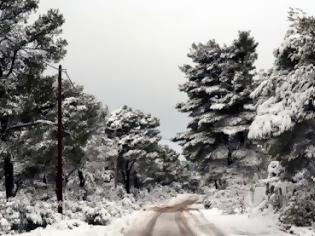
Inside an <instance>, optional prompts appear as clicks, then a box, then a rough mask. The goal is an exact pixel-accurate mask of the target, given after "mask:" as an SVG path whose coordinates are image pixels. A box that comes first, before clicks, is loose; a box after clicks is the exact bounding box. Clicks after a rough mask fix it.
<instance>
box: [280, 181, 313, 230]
mask: <svg viewBox="0 0 315 236" xmlns="http://www.w3.org/2000/svg"><path fill="white" fill-rule="evenodd" d="M314 209H315V191H314V187H313V188H310V187H308V188H303V189H300V190H297V191H294V193H293V194H292V195H291V196H290V198H289V202H288V204H287V206H286V207H285V208H284V209H283V210H282V211H281V214H280V217H279V220H280V221H281V222H282V223H283V224H291V225H296V226H311V225H312V224H313V223H314V221H315V211H314Z"/></svg>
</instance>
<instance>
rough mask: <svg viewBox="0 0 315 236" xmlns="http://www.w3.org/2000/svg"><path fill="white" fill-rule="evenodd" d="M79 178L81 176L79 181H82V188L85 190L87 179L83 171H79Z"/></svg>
mask: <svg viewBox="0 0 315 236" xmlns="http://www.w3.org/2000/svg"><path fill="white" fill-rule="evenodd" d="M78 176H79V181H80V187H81V188H83V187H84V185H85V178H84V176H83V172H82V171H81V170H79V171H78Z"/></svg>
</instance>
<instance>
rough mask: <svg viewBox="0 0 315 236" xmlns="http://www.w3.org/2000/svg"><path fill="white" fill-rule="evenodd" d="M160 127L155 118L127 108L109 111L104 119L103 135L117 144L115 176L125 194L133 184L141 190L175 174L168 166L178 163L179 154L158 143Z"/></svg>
mask: <svg viewBox="0 0 315 236" xmlns="http://www.w3.org/2000/svg"><path fill="white" fill-rule="evenodd" d="M159 125H160V123H159V120H158V119H157V118H155V117H153V116H151V115H150V114H144V113H143V112H141V111H139V110H134V109H132V108H129V107H127V106H124V107H122V108H121V109H119V110H117V111H114V112H112V113H111V115H110V117H109V118H108V120H107V123H106V134H107V135H108V137H109V138H111V139H114V140H116V142H117V144H118V147H119V148H118V174H119V176H120V181H121V182H122V183H123V184H124V186H125V189H126V191H127V192H128V193H129V192H130V189H131V184H132V183H133V184H134V186H135V187H140V186H141V185H145V184H147V183H149V182H150V183H151V182H161V183H163V182H164V183H169V182H172V181H173V180H174V178H175V177H172V176H173V174H175V173H176V171H175V170H170V168H169V165H170V163H173V162H176V161H177V159H176V158H177V157H178V154H176V153H175V152H174V151H172V150H171V149H170V148H167V147H165V146H162V145H160V144H159V141H160V140H161V136H160V134H159V133H160V131H159V130H158V127H159ZM174 166H175V165H174ZM162 175H167V176H168V177H167V178H166V179H163V178H162Z"/></svg>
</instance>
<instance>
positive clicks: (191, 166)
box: [0, 0, 315, 236]
mask: <svg viewBox="0 0 315 236" xmlns="http://www.w3.org/2000/svg"><path fill="white" fill-rule="evenodd" d="M37 8H38V1H37V0H6V1H1V0H0V124H1V125H0V141H1V143H0V166H1V169H0V186H1V187H0V234H1V235H5V234H11V235H12V234H22V235H25V236H27V235H28V236H35V235H42V236H44V235H81V236H85V235H114V236H115V235H117V236H119V235H124V236H131V235H135V232H137V231H138V232H140V231H141V230H144V228H145V227H147V226H150V223H152V221H150V220H154V221H155V227H153V228H152V227H151V228H152V229H151V230H155V233H154V234H153V235H154V236H155V235H159V234H158V231H159V230H160V231H161V230H165V229H167V230H172V229H174V230H177V232H180V231H181V230H183V228H185V230H190V231H191V232H195V235H198V236H199V235H200V236H201V235H209V234H208V233H204V232H205V230H208V231H212V232H214V235H217V236H219V235H230V236H232V235H234V236H236V235H248V236H250V235H279V236H281V235H303V236H311V235H315V231H314V221H315V210H314V209H315V184H314V181H315V162H314V158H315V19H314V17H311V16H308V15H306V14H305V13H304V12H302V11H300V10H294V9H290V11H289V13H288V15H289V22H290V26H289V29H288V31H287V33H286V35H285V37H284V41H283V43H282V44H281V45H280V47H279V48H278V49H277V50H275V53H274V56H275V61H274V65H273V67H272V68H270V69H269V70H267V71H261V72H260V73H257V71H256V68H255V66H254V65H255V60H256V59H257V57H258V54H257V52H256V48H257V45H258V43H257V42H256V41H255V39H254V38H253V37H252V36H251V34H250V32H246V31H240V32H239V33H238V35H237V36H236V39H235V40H233V41H232V42H231V44H229V45H220V44H218V43H217V42H216V41H215V40H209V41H208V42H206V43H199V44H193V45H192V48H191V50H190V52H189V53H188V57H189V58H190V59H191V60H192V63H191V64H187V65H183V66H181V67H180V69H181V70H182V72H183V73H184V75H185V82H184V83H183V84H181V85H180V86H179V90H180V91H181V92H183V93H185V94H186V95H187V101H185V102H182V103H179V104H177V105H176V109H177V110H178V111H179V112H183V113H186V114H187V115H188V116H189V118H190V121H189V123H188V125H187V127H186V129H185V128H184V127H183V132H181V133H179V134H177V135H174V136H175V137H174V138H173V141H174V142H177V143H178V144H179V145H180V146H181V147H182V152H181V153H179V152H177V151H176V150H173V149H172V148H171V145H165V141H164V142H163V139H162V136H161V134H160V129H159V128H160V127H159V126H160V121H159V119H158V118H157V117H154V116H152V115H151V114H146V113H144V112H142V111H140V110H137V109H134V108H132V107H129V106H127V105H126V106H123V107H121V108H119V109H117V110H116V111H112V112H110V111H109V110H108V109H107V107H106V105H105V104H102V103H101V102H99V101H98V100H97V99H96V98H95V97H94V96H93V95H91V94H88V93H86V92H85V90H84V88H83V87H82V86H80V85H77V84H75V83H74V84H73V83H72V82H69V81H68V80H64V81H63V82H64V83H63V87H62V88H63V94H62V96H61V99H62V110H63V127H62V128H63V132H62V133H59V134H61V135H62V137H63V144H64V145H63V155H64V162H63V176H62V179H61V182H62V188H63V193H64V196H63V197H64V201H63V202H60V203H59V205H58V203H57V200H56V192H57V191H56V190H60V186H56V184H55V181H56V168H55V167H56V155H57V154H56V153H57V138H56V137H57V134H58V132H57V124H58V120H57V117H56V113H57V110H58V109H57V99H56V94H57V90H58V86H57V81H56V77H55V76H47V75H46V73H45V71H46V69H47V68H48V67H52V66H51V63H57V62H59V61H60V60H61V59H63V58H64V56H65V55H66V45H67V41H66V40H65V39H63V38H62V37H61V33H62V26H63V23H64V19H63V16H62V14H61V13H60V12H59V11H58V10H49V11H48V12H47V13H46V14H43V15H41V16H37V18H36V17H35V16H33V15H32V13H33V12H35V11H36V10H37ZM170 53H172V52H170ZM63 73H65V72H63ZM139 73H141V71H139ZM144 99H145V98H144ZM126 102H128V101H126ZM189 194H193V195H189ZM174 197H179V198H177V200H172V203H166V204H169V205H164V206H163V207H161V206H160V204H162V203H163V202H168V201H169V200H170V199H172V198H174ZM190 197H192V198H193V199H194V200H189V199H190ZM185 198H187V199H188V200H187V202H188V203H189V204H188V203H187V202H185V200H183V199H185ZM178 199H182V200H181V201H183V202H185V204H186V205H185V204H184V206H185V208H183V206H182V205H181V204H179V205H178V203H177V205H176V204H175V203H174V202H176V201H179V200H178ZM193 203H194V205H193ZM172 204H173V205H172ZM58 206H59V208H60V206H63V214H60V213H57V208H58ZM148 206H151V208H150V207H148ZM190 207H191V208H190ZM144 209H146V210H144ZM154 214H155V216H156V218H154V217H155V216H154ZM167 214H169V215H167ZM152 217H153V218H152ZM167 217H170V218H167ZM168 219H169V220H168ZM197 221H200V222H201V223H200V222H199V223H196V222H197ZM139 222H140V223H139ZM176 222H179V223H176ZM187 225H188V226H187ZM203 226H204V227H203ZM207 227H208V228H207ZM206 228H207V229H206ZM130 232H131V233H130ZM132 232H133V234H132ZM153 232H154V231H153ZM196 232H197V233H196ZM202 232H203V233H202ZM177 234H178V233H177ZM136 235H137V234H136ZM160 235H161V234H160ZM171 235H175V233H172V234H171ZM179 235H180V234H179ZM189 235H193V234H192V233H190V234H189Z"/></svg>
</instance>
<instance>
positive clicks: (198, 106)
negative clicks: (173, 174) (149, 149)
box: [174, 32, 257, 181]
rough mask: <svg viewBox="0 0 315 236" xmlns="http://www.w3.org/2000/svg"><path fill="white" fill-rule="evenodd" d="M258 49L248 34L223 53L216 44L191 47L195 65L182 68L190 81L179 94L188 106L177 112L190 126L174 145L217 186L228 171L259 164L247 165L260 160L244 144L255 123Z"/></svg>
mask: <svg viewBox="0 0 315 236" xmlns="http://www.w3.org/2000/svg"><path fill="white" fill-rule="evenodd" d="M256 47H257V43H256V42H255V41H254V39H253V38H252V37H251V36H250V34H249V32H239V35H238V38H237V39H236V40H234V41H233V42H232V44H231V45H230V46H222V47H221V46H220V45H219V44H217V43H216V42H215V41H214V40H210V41H209V42H207V43H206V44H201V43H199V44H198V45H196V44H193V45H192V48H191V51H190V53H189V54H188V57H190V58H191V59H192V61H193V63H194V64H193V65H184V66H182V67H181V70H182V71H183V72H184V73H185V75H186V78H187V80H188V81H187V82H186V83H184V84H182V85H181V86H180V88H179V89H180V91H182V92H185V93H186V94H187V95H188V101H187V102H186V103H179V104H177V106H176V108H177V109H178V110H179V111H180V112H185V113H188V114H189V116H190V117H191V118H192V120H191V121H190V123H189V124H188V127H187V128H188V130H187V131H186V132H184V133H180V134H178V135H177V137H175V138H174V140H175V141H177V142H179V143H180V144H181V145H182V146H183V154H184V155H185V157H186V158H187V159H188V160H191V161H193V162H196V163H198V169H199V170H200V171H202V172H203V173H210V176H212V177H210V178H213V180H215V181H216V179H217V178H220V177H219V176H221V174H222V173H223V172H224V171H225V169H226V168H225V167H231V166H235V165H241V164H244V165H245V166H246V165H256V164H257V163H256V162H255V161H254V160H250V161H248V160H246V157H248V156H249V155H248V152H251V153H250V155H251V157H252V159H255V156H257V155H256V154H255V151H250V150H249V148H248V147H249V146H250V145H251V143H250V142H248V139H247V138H246V136H247V132H248V127H249V124H250V123H251V121H252V119H253V117H254V112H253V110H254V107H253V105H252V104H251V99H250V97H249V95H250V92H251V89H252V78H253V76H254V74H253V70H254V62H255V60H256V58H257V54H256ZM254 162H255V164H254ZM222 166H224V168H222ZM216 176H217V177H216Z"/></svg>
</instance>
